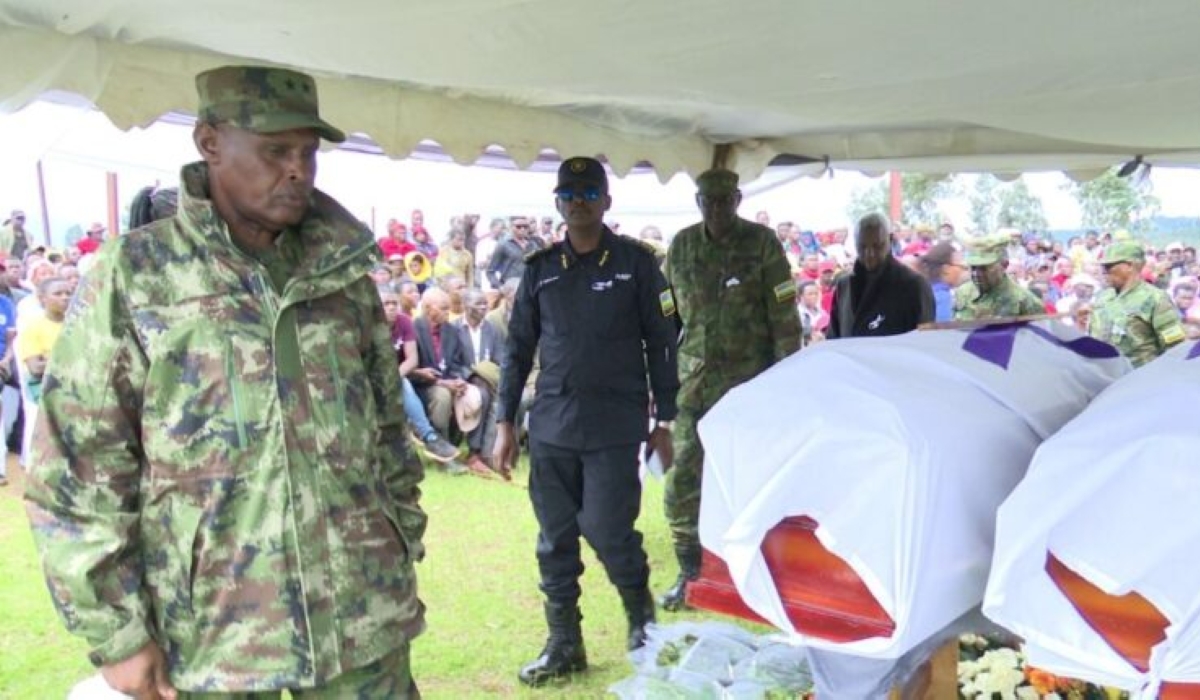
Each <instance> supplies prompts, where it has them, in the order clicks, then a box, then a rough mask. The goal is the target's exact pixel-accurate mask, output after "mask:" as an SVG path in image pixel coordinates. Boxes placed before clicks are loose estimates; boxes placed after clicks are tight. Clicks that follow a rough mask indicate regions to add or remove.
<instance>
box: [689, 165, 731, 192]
mask: <svg viewBox="0 0 1200 700" xmlns="http://www.w3.org/2000/svg"><path fill="white" fill-rule="evenodd" d="M737 189H738V174H737V173H735V172H733V171H732V170H725V169H724V168H713V169H711V170H705V171H704V172H702V173H700V176H699V177H697V178H696V193H697V194H700V195H706V196H707V195H722V194H733V193H734V192H737Z"/></svg>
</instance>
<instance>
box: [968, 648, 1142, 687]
mask: <svg viewBox="0 0 1200 700" xmlns="http://www.w3.org/2000/svg"><path fill="white" fill-rule="evenodd" d="M1014 641H1015V640H1008V639H999V638H995V637H988V636H984V635H978V634H966V635H963V636H962V637H960V638H959V640H958V650H959V654H958V658H959V660H958V694H959V697H960V698H963V699H964V700H995V699H996V698H999V700H1128V698H1129V694H1128V693H1126V692H1124V691H1120V690H1117V689H1115V688H1102V687H1100V686H1096V685H1092V684H1091V683H1087V682H1086V681H1081V680H1076V679H1074V678H1063V677H1060V676H1056V675H1054V674H1053V673H1050V672H1049V671H1044V670H1042V669H1039V668H1035V667H1033V666H1029V665H1027V664H1026V663H1025V655H1024V653H1022V652H1021V650H1020V649H1019V648H1017V646H1016V645H1015V644H1014Z"/></svg>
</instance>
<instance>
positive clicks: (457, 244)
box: [433, 229, 475, 287]
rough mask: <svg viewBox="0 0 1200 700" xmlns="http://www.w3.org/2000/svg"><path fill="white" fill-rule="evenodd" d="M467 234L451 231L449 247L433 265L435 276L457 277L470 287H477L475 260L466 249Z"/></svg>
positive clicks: (456, 230) (455, 230)
mask: <svg viewBox="0 0 1200 700" xmlns="http://www.w3.org/2000/svg"><path fill="white" fill-rule="evenodd" d="M466 242H467V234H465V233H463V232H462V231H460V230H458V229H452V230H451V231H450V241H449V245H447V246H446V247H445V248H443V249H442V252H441V254H440V255H438V258H437V260H436V261H434V263H433V276H434V277H439V278H440V277H445V276H446V275H455V276H456V277H459V278H460V279H462V280H463V281H464V282H466V284H467V286H468V287H474V286H475V259H474V258H473V257H472V256H471V252H470V251H468V250H467V248H466Z"/></svg>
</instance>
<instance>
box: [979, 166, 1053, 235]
mask: <svg viewBox="0 0 1200 700" xmlns="http://www.w3.org/2000/svg"><path fill="white" fill-rule="evenodd" d="M964 189H967V187H966V186H965V184H964ZM969 189H970V194H969V195H968V197H967V199H968V201H969V202H970V205H971V209H970V212H971V224H972V225H973V226H974V229H975V231H976V232H977V233H991V232H993V231H995V230H996V229H998V228H1015V229H1017V230H1019V231H1045V230H1046V227H1047V222H1046V209H1045V207H1044V206H1043V205H1042V200H1041V199H1040V198H1039V197H1035V196H1034V195H1033V193H1031V192H1030V191H1029V185H1027V184H1025V179H1024V178H1023V177H1019V178H1017V179H1016V180H1013V181H1012V182H1001V181H1000V180H999V179H998V178H996V177H995V176H994V175H989V174H984V175H978V176H975V182H974V183H973V184H972V185H971V186H970V188H969Z"/></svg>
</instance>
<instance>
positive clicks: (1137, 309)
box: [1088, 241, 1185, 367]
mask: <svg viewBox="0 0 1200 700" xmlns="http://www.w3.org/2000/svg"><path fill="white" fill-rule="evenodd" d="M1145 262H1146V254H1145V252H1144V251H1143V250H1142V246H1141V245H1139V244H1138V243H1137V242H1136V241H1118V242H1116V243H1114V244H1112V245H1111V246H1109V248H1108V250H1106V251H1105V253H1104V261H1103V266H1104V276H1105V277H1106V278H1107V279H1108V285H1109V287H1108V289H1105V290H1104V291H1103V292H1101V293H1100V294H1099V295H1098V296H1097V297H1096V301H1095V307H1094V310H1093V311H1092V318H1091V322H1090V324H1089V326H1088V333H1089V334H1090V335H1092V336H1094V337H1096V338H1099V339H1100V340H1103V341H1104V342H1106V343H1109V344H1111V345H1113V346H1115V347H1116V348H1117V349H1118V350H1120V351H1121V354H1122V355H1124V356H1125V357H1127V358H1129V361H1130V362H1132V363H1133V366H1134V367H1141V366H1142V365H1144V364H1146V363H1147V362H1149V361H1150V360H1153V359H1154V358H1156V357H1158V356H1159V355H1161V354H1163V353H1164V352H1166V351H1167V349H1168V348H1170V347H1171V346H1173V345H1176V344H1178V343H1181V342H1183V340H1184V338H1185V333H1184V330H1183V326H1182V325H1181V324H1180V322H1179V312H1178V311H1176V310H1175V305H1174V304H1172V303H1171V297H1169V296H1168V295H1167V293H1166V292H1164V291H1163V290H1161V289H1159V288H1158V287H1155V286H1153V285H1151V284H1147V283H1146V282H1145V281H1144V280H1142V265H1144V264H1145Z"/></svg>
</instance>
